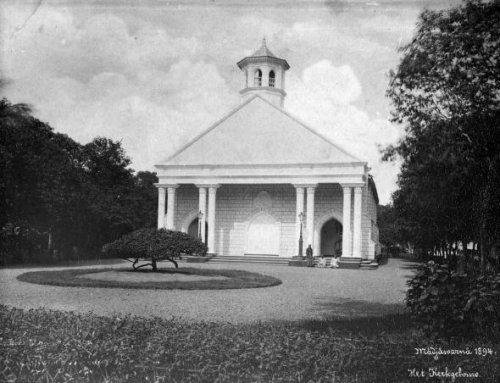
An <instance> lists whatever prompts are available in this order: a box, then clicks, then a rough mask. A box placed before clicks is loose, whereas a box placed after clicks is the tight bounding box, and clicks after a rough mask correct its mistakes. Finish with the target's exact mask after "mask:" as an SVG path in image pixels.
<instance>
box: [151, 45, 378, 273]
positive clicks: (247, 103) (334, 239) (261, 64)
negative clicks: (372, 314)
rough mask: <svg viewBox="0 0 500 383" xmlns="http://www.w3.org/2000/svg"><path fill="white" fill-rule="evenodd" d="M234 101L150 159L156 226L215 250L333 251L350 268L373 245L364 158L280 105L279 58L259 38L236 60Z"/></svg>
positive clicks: (371, 255)
mask: <svg viewBox="0 0 500 383" xmlns="http://www.w3.org/2000/svg"><path fill="white" fill-rule="evenodd" d="M237 65H238V67H239V68H240V69H241V70H242V72H243V73H244V76H245V77H244V79H245V80H244V81H245V82H244V84H245V85H244V88H243V89H242V90H241V91H240V94H241V95H242V102H241V104H240V105H239V106H238V107H236V108H235V109H234V110H232V111H230V112H229V113H227V114H226V115H225V116H224V117H223V118H222V119H221V120H219V121H218V122H216V123H215V124H213V125H212V126H210V127H208V129H206V130H205V131H204V132H203V133H202V134H200V135H199V136H197V137H195V138H194V139H193V140H192V141H191V142H189V143H188V144H187V145H185V146H184V147H182V148H181V149H180V150H178V151H177V152H176V153H174V154H173V155H171V156H170V157H169V158H167V159H166V160H164V161H162V162H160V163H159V164H157V165H155V168H156V171H157V174H158V178H159V182H158V184H157V187H158V227H159V228H161V227H165V228H167V229H171V230H180V231H184V232H187V233H190V234H192V235H195V236H197V235H198V236H200V237H201V238H202V240H203V241H205V242H206V243H207V246H208V252H209V253H210V254H215V255H217V256H220V257H223V256H252V257H255V256H270V257H284V258H291V257H293V256H297V255H298V254H299V238H301V237H302V242H303V249H302V251H300V252H301V253H302V254H305V251H306V248H307V247H308V246H309V245H310V246H311V248H312V249H313V254H314V256H332V255H339V256H341V258H340V265H341V266H344V267H358V266H359V265H360V264H361V262H362V260H365V261H368V260H373V259H375V257H376V254H377V253H378V251H379V248H380V246H379V241H378V228H377V209H376V206H377V203H378V197H377V191H376V188H375V184H374V182H373V179H372V178H371V177H370V176H369V174H368V170H369V168H368V166H367V163H366V162H365V161H362V160H360V159H358V158H357V157H355V156H354V155H352V154H350V153H348V152H346V151H345V150H343V149H342V148H340V147H339V146H338V145H336V144H335V143H333V142H331V141H330V140H329V139H327V138H326V137H324V136H322V135H321V134H319V133H317V132H316V131H315V130H314V129H312V128H310V127H308V126H307V125H306V124H304V123H303V122H301V121H299V120H298V119H296V118H295V117H293V116H292V115H291V114H290V113H288V112H287V111H285V110H284V109H283V104H284V99H285V96H286V93H285V72H286V71H287V70H288V69H289V65H288V63H287V61H286V60H284V59H281V58H278V57H276V56H275V55H274V54H273V53H271V52H270V51H269V49H268V48H267V46H266V44H265V41H264V42H263V44H262V46H261V48H260V49H259V50H257V51H256V52H255V53H254V54H253V55H251V56H249V57H246V58H244V59H243V60H241V61H239V62H238V64H237Z"/></svg>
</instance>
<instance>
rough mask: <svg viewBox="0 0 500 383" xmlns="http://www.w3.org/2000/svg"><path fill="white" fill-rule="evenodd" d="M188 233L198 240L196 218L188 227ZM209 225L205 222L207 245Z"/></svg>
mask: <svg viewBox="0 0 500 383" xmlns="http://www.w3.org/2000/svg"><path fill="white" fill-rule="evenodd" d="M187 233H188V234H189V235H190V236H191V237H194V238H198V218H195V219H194V220H193V221H192V222H191V223H190V224H189V226H188V230H187ZM207 236H208V223H207V222H206V221H205V243H207V238H208V237H207Z"/></svg>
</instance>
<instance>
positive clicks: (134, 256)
mask: <svg viewBox="0 0 500 383" xmlns="http://www.w3.org/2000/svg"><path fill="white" fill-rule="evenodd" d="M103 252H104V253H105V254H107V255H108V256H111V257H119V258H123V259H126V260H127V261H129V262H132V267H133V269H134V271H135V270H138V269H139V268H141V267H145V266H151V267H152V268H153V271H157V270H158V266H157V263H158V262H160V261H163V260H167V261H170V262H172V263H173V264H174V266H175V268H177V267H178V264H177V262H176V258H180V256H181V255H182V254H186V255H192V254H195V255H198V256H205V255H206V254H207V246H206V245H205V244H204V243H203V242H202V241H200V240H199V239H198V238H193V237H191V236H190V235H188V234H186V233H182V232H180V231H171V230H165V229H139V230H136V231H133V232H132V233H129V234H126V235H124V236H122V237H121V238H119V239H117V240H116V241H114V242H111V243H108V244H106V245H104V246H103ZM140 260H143V261H146V262H149V263H144V264H142V265H139V266H138V263H139V261H140Z"/></svg>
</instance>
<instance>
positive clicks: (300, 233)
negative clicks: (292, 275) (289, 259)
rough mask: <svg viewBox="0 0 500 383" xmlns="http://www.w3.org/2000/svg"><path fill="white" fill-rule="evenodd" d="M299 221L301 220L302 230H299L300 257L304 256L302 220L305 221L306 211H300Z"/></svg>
mask: <svg viewBox="0 0 500 383" xmlns="http://www.w3.org/2000/svg"><path fill="white" fill-rule="evenodd" d="M299 221H300V231H299V257H301V258H302V247H303V243H304V240H303V238H302V222H303V221H304V213H303V212H300V213H299Z"/></svg>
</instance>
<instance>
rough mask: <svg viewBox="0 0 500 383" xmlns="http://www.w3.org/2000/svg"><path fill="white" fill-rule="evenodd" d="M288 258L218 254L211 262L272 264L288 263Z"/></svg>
mask: <svg viewBox="0 0 500 383" xmlns="http://www.w3.org/2000/svg"><path fill="white" fill-rule="evenodd" d="M288 261H289V259H288V258H280V257H276V256H269V255H227V256H216V257H213V258H211V259H210V261H209V262H221V263H222V262H231V263H236V262H244V263H266V264H270V265H288Z"/></svg>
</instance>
